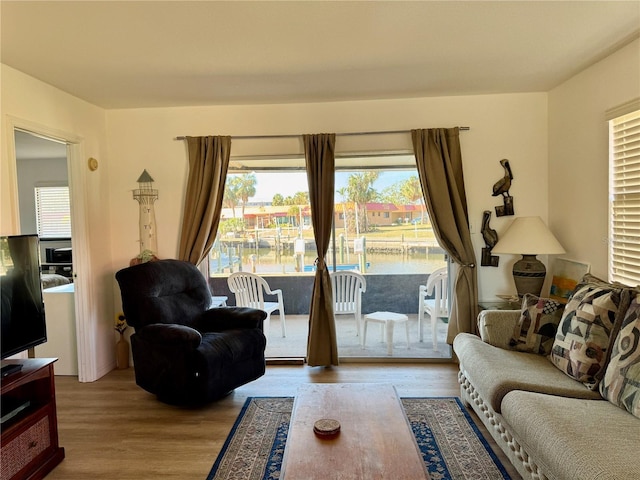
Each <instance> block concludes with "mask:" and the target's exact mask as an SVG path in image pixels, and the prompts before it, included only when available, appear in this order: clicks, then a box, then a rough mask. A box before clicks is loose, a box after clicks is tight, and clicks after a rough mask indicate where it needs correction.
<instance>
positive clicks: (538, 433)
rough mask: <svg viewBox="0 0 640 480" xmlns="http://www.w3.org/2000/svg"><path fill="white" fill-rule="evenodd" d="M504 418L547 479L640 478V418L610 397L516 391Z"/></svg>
mask: <svg viewBox="0 0 640 480" xmlns="http://www.w3.org/2000/svg"><path fill="white" fill-rule="evenodd" d="M502 417H503V418H504V421H505V422H506V423H508V424H509V427H510V431H511V432H512V434H513V436H514V437H515V438H516V440H517V441H518V443H520V445H521V446H522V448H523V449H524V450H525V451H526V452H527V453H528V454H529V455H530V456H531V457H532V458H534V459H535V462H536V464H537V465H538V466H539V467H540V470H541V471H543V472H544V473H545V475H546V476H547V478H550V479H551V478H555V479H574V478H575V479H580V480H595V479H598V480H604V479H611V480H613V479H618V480H620V479H637V478H640V462H638V452H639V451H640V420H638V419H637V418H635V417H633V416H632V415H630V414H629V413H627V412H626V411H624V410H622V409H621V408H617V407H615V406H613V405H611V403H609V402H607V401H605V400H584V399H576V398H563V397H559V396H555V395H542V394H539V393H531V392H522V391H513V392H510V393H508V394H507V395H505V397H504V399H503V401H502Z"/></svg>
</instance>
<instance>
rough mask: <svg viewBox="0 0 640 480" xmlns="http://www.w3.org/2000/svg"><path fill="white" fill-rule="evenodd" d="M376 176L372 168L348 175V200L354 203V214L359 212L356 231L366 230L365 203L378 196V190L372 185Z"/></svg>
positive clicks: (376, 173) (367, 225)
mask: <svg viewBox="0 0 640 480" xmlns="http://www.w3.org/2000/svg"><path fill="white" fill-rule="evenodd" d="M378 176H379V173H378V172H375V171H372V170H370V171H367V172H363V173H354V174H351V175H349V178H348V180H347V192H348V194H349V200H350V201H352V202H354V203H355V204H356V214H358V213H360V215H359V218H358V220H357V222H356V231H358V230H362V231H365V232H366V231H367V230H368V227H369V219H368V218H367V203H368V202H372V201H373V200H375V199H376V198H377V197H378V192H376V191H375V190H374V188H373V187H372V185H373V183H374V182H375V181H376V180H377V179H378ZM360 227H362V228H360Z"/></svg>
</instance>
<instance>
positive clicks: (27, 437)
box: [0, 358, 64, 480]
mask: <svg viewBox="0 0 640 480" xmlns="http://www.w3.org/2000/svg"><path fill="white" fill-rule="evenodd" d="M56 360H57V359H55V358H29V359H20V360H6V361H3V362H2V368H3V375H2V379H1V380H2V391H1V398H0V401H1V402H2V406H3V412H2V416H3V418H2V420H3V421H2V434H1V437H2V439H1V441H0V444H1V446H0V456H2V480H5V479H7V480H9V479H18V478H20V479H40V478H43V477H44V476H45V475H46V474H47V473H49V472H50V471H51V470H53V468H55V466H56V465H58V464H59V463H60V462H61V461H62V460H63V459H64V448H62V447H60V446H59V445H58V420H57V413H56V393H55V382H54V376H53V364H54V362H55V361H56ZM11 365H19V366H20V368H21V369H20V370H19V371H17V372H13V373H12V374H11V375H7V376H6V377H5V376H4V367H5V366H11ZM5 407H6V408H5ZM5 410H6V411H5Z"/></svg>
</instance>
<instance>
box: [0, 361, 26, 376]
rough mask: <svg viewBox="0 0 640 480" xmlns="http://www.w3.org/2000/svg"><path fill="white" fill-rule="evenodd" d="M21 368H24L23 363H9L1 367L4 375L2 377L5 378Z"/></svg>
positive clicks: (0, 370)
mask: <svg viewBox="0 0 640 480" xmlns="http://www.w3.org/2000/svg"><path fill="white" fill-rule="evenodd" d="M20 370H22V364H21V363H10V364H8V365H3V366H2V368H1V369H0V372H1V373H0V374H1V375H2V378H4V377H8V376H9V375H11V374H12V373H16V372H19V371H20Z"/></svg>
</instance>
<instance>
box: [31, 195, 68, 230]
mask: <svg viewBox="0 0 640 480" xmlns="http://www.w3.org/2000/svg"><path fill="white" fill-rule="evenodd" d="M34 195H35V205H36V232H37V233H38V236H39V237H40V238H46V239H52V238H71V202H70V197H69V195H70V192H69V186H68V185H63V184H46V185H36V186H35V187H34Z"/></svg>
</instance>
